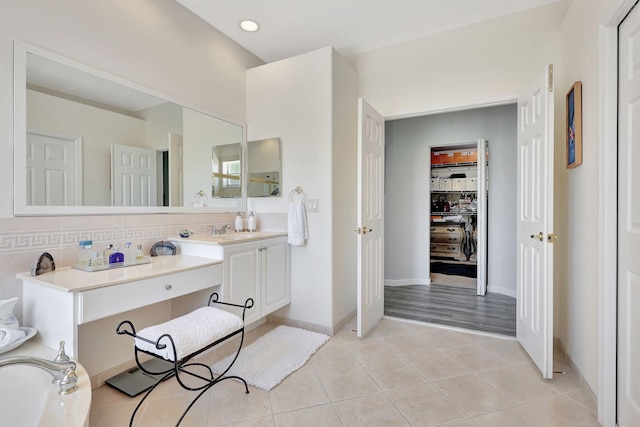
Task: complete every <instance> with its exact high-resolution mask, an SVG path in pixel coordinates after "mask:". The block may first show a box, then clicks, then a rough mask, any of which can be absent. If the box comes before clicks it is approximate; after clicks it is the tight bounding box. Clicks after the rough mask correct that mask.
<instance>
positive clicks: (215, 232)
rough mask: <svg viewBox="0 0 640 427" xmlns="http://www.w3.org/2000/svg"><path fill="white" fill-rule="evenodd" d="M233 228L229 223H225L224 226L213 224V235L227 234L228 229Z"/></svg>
mask: <svg viewBox="0 0 640 427" xmlns="http://www.w3.org/2000/svg"><path fill="white" fill-rule="evenodd" d="M230 228H231V226H230V225H229V224H225V225H223V226H221V227H220V228H218V227H216V226H215V225H212V226H211V235H212V236H217V235H218V234H225V233H226V232H227V230H229V229H230Z"/></svg>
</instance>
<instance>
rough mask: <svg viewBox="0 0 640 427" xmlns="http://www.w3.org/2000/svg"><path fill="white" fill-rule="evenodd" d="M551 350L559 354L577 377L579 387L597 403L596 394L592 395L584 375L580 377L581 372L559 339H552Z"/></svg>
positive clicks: (592, 392)
mask: <svg viewBox="0 0 640 427" xmlns="http://www.w3.org/2000/svg"><path fill="white" fill-rule="evenodd" d="M553 350H554V351H556V350H557V351H559V352H560V355H561V356H562V358H563V359H564V361H565V362H566V363H567V364H568V365H569V367H570V368H571V370H572V371H573V372H575V373H576V374H577V375H578V378H579V382H580V387H582V388H583V389H584V390H586V391H588V392H589V393H591V396H592V397H593V398H594V399H595V400H596V402H597V401H598V396H597V395H596V393H594V391H593V389H592V388H591V386H590V385H589V383H588V382H587V379H586V378H585V377H584V375H582V371H581V370H580V368H579V367H578V365H576V363H575V362H574V361H573V359H572V358H571V355H570V354H569V352H568V351H567V347H565V345H564V343H563V342H562V340H561V339H560V338H558V337H553Z"/></svg>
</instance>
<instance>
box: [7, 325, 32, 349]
mask: <svg viewBox="0 0 640 427" xmlns="http://www.w3.org/2000/svg"><path fill="white" fill-rule="evenodd" d="M26 336H27V334H26V333H25V332H24V331H21V330H20V329H13V328H0V348H2V347H6V346H8V345H10V344H13V343H14V342H16V341H18V340H21V339H24V337H26Z"/></svg>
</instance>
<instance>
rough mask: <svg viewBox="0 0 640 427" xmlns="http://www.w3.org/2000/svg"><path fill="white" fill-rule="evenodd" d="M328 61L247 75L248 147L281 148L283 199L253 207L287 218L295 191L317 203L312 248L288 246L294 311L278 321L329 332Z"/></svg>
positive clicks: (313, 56)
mask: <svg viewBox="0 0 640 427" xmlns="http://www.w3.org/2000/svg"><path fill="white" fill-rule="evenodd" d="M331 57H332V49H331V48H324V49H320V50H317V51H314V52H310V53H307V54H303V55H299V56H296V57H293V58H289V59H285V60H282V61H277V62H273V63H270V64H266V65H263V66H260V67H257V68H254V69H251V70H248V71H247V140H249V141H252V140H258V139H266V138H273V137H280V138H281V148H282V181H281V190H282V191H281V192H282V197H270V198H259V197H258V198H253V199H252V201H251V203H250V205H252V206H253V209H254V210H255V211H256V212H287V211H288V204H289V192H290V191H291V190H293V189H294V188H296V186H301V187H302V188H303V190H304V192H305V194H306V196H307V198H311V199H319V201H320V211H319V212H317V213H309V214H308V222H309V240H308V242H307V244H306V245H305V246H299V247H298V246H293V247H291V283H292V287H291V305H290V306H288V307H285V308H284V309H282V310H280V311H279V312H278V314H279V315H282V316H285V317H288V318H291V319H298V320H302V321H306V322H309V323H312V324H315V325H324V326H330V325H331V321H332V308H331V305H332V292H331V280H332V277H331V236H330V232H329V230H331V220H332V216H331V210H332V201H331V160H332V159H331V141H332V130H331V118H332V116H331V115H332V97H331V93H332V90H331Z"/></svg>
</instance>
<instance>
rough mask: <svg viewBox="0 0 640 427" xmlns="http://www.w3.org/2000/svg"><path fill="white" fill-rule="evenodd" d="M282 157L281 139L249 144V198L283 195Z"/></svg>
mask: <svg viewBox="0 0 640 427" xmlns="http://www.w3.org/2000/svg"><path fill="white" fill-rule="evenodd" d="M281 179H282V156H281V153H280V138H269V139H261V140H258V141H248V142H247V196H248V197H275V196H280V195H282V192H281V190H280V181H281Z"/></svg>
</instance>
